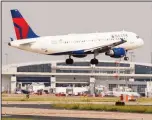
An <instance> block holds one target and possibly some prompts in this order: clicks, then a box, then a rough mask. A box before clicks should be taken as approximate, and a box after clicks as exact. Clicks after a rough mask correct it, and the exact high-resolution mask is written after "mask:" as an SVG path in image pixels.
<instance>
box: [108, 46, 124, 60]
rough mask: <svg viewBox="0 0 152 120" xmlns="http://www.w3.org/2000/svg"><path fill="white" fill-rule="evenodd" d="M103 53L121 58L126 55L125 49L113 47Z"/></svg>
mask: <svg viewBox="0 0 152 120" xmlns="http://www.w3.org/2000/svg"><path fill="white" fill-rule="evenodd" d="M105 55H108V56H110V57H113V58H121V57H124V56H125V55H126V50H125V49H124V48H113V49H111V50H109V51H107V52H106V53H105Z"/></svg>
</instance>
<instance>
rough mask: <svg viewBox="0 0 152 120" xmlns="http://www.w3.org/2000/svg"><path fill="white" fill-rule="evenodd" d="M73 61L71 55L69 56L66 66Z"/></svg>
mask: <svg viewBox="0 0 152 120" xmlns="http://www.w3.org/2000/svg"><path fill="white" fill-rule="evenodd" d="M73 62H74V61H73V59H71V55H69V58H68V59H66V64H68V65H70V64H73Z"/></svg>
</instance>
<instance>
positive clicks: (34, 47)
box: [10, 31, 144, 55]
mask: <svg viewBox="0 0 152 120" xmlns="http://www.w3.org/2000/svg"><path fill="white" fill-rule="evenodd" d="M120 39H123V40H126V42H125V43H123V44H120V45H118V46H115V47H114V48H123V49H125V50H133V49H136V48H138V47H141V46H142V45H143V44H144V42H143V40H142V39H141V38H139V36H138V35H136V34H135V33H133V32H127V31H119V32H107V33H89V34H68V35H60V36H46V37H37V38H30V39H22V40H14V41H12V42H10V46H12V47H16V48H19V49H22V50H26V51H31V52H35V53H40V54H47V55H62V54H66V53H68V52H71V51H81V50H88V49H92V48H96V47H100V46H106V45H107V46H108V45H110V44H112V43H115V42H117V41H120Z"/></svg>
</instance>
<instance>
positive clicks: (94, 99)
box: [2, 94, 152, 103]
mask: <svg viewBox="0 0 152 120" xmlns="http://www.w3.org/2000/svg"><path fill="white" fill-rule="evenodd" d="M118 100H119V97H83V96H81V97H80V96H77V97H75V96H74V97H71V96H69V97H56V96H51V95H42V96H41V95H40V96H38V95H30V98H29V99H26V96H25V95H18V94H17V95H7V94H2V101H50V102H54V101H56V102H116V101H118ZM137 102H143V103H152V98H139V99H137Z"/></svg>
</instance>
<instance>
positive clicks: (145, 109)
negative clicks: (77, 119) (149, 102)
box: [53, 103, 152, 113]
mask: <svg viewBox="0 0 152 120" xmlns="http://www.w3.org/2000/svg"><path fill="white" fill-rule="evenodd" d="M53 107H54V108H64V109H76V110H97V111H119V112H132V113H152V106H140V105H139V106H133V105H132V106H129V105H126V106H115V105H103V104H74V103H73V104H53Z"/></svg>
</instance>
